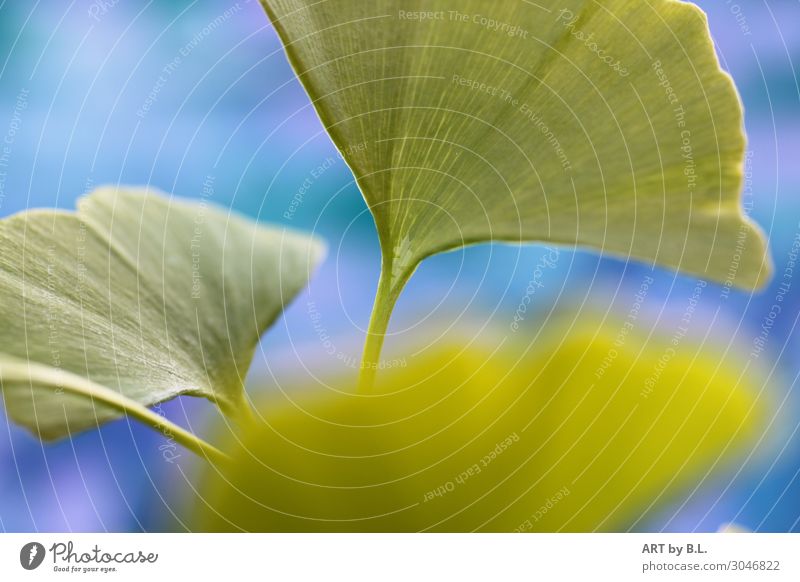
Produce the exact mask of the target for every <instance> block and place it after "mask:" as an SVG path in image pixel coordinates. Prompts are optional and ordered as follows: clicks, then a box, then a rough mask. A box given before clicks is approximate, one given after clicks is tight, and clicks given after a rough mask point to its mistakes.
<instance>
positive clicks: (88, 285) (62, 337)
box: [0, 188, 323, 439]
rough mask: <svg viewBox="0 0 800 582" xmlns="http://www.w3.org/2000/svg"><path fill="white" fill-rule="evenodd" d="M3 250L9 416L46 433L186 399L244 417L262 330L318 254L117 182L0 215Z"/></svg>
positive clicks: (3, 364) (291, 239) (2, 374)
mask: <svg viewBox="0 0 800 582" xmlns="http://www.w3.org/2000/svg"><path fill="white" fill-rule="evenodd" d="M0 249H2V251H1V252H0V305H2V307H3V312H2V316H1V317H2V325H0V346H2V347H0V352H2V353H1V354H0V382H2V388H3V393H4V398H5V400H6V406H7V409H8V413H9V415H10V416H11V417H12V418H13V419H14V420H15V421H17V422H19V423H20V424H22V425H24V426H26V427H27V428H29V429H30V430H32V431H34V432H35V433H36V434H38V435H39V436H40V437H42V438H46V439H51V438H59V437H63V436H66V435H68V434H71V433H73V432H76V431H80V430H82V429H86V428H89V427H93V426H97V424H98V423H101V422H104V421H107V420H110V419H113V418H116V417H118V416H120V415H121V414H122V412H123V411H125V410H127V411H131V410H133V408H134V407H135V406H136V405H138V406H139V408H137V410H141V407H146V406H150V405H153V404H156V403H158V402H161V401H164V400H168V399H170V398H173V397H175V396H178V395H180V394H190V395H193V396H204V397H206V398H208V399H210V400H212V401H214V402H215V403H217V404H218V405H219V406H220V407H221V408H222V410H223V411H224V412H226V413H227V414H236V413H237V411H241V410H242V408H243V407H246V406H247V404H246V400H245V397H244V391H243V378H244V376H245V374H246V373H247V369H248V367H249V365H250V361H251V359H252V356H253V351H254V349H255V346H256V344H257V342H258V339H259V336H260V335H261V334H262V333H263V332H264V330H265V329H266V328H267V327H268V326H269V325H270V324H271V323H272V322H273V321H274V320H275V318H276V317H277V316H278V315H279V314H280V312H281V311H282V309H283V307H284V306H285V305H286V304H287V302H288V301H289V300H290V299H291V298H292V297H294V295H295V294H297V293H298V291H299V290H300V289H302V288H303V286H304V285H305V283H306V281H307V278H308V276H309V270H310V269H311V268H312V267H313V266H314V265H315V264H316V263H317V261H318V260H320V258H321V257H322V254H323V247H322V245H321V244H320V243H319V242H317V241H315V240H313V239H311V238H309V237H306V236H302V235H299V234H292V233H287V232H284V231H283V230H278V229H270V228H264V227H261V226H259V225H257V224H255V223H253V222H250V221H249V220H246V219H244V218H241V217H239V216H235V215H232V214H230V213H228V212H225V211H222V210H217V209H214V208H212V207H211V206H209V205H208V204H207V203H205V202H200V203H189V202H183V201H178V200H175V199H172V198H167V197H165V196H161V195H159V194H157V193H155V192H153V191H147V190H137V189H116V188H102V189H98V190H96V191H94V192H93V193H92V194H90V195H89V196H87V197H85V198H83V199H81V200H80V202H79V204H78V212H77V213H68V212H61V211H50V210H33V211H28V212H23V213H21V214H17V215H15V216H12V217H10V218H7V219H5V220H3V221H2V222H0ZM104 390H108V391H110V392H104ZM115 394H116V397H115V396H114V395H115Z"/></svg>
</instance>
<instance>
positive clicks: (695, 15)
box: [262, 0, 771, 370]
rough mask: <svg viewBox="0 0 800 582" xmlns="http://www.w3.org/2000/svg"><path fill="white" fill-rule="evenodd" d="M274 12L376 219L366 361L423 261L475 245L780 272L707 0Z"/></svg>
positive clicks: (372, 5) (312, 4)
mask: <svg viewBox="0 0 800 582" xmlns="http://www.w3.org/2000/svg"><path fill="white" fill-rule="evenodd" d="M262 3H263V5H264V6H265V8H266V10H267V12H268V14H269V16H270V17H271V19H272V22H273V24H274V25H275V28H276V29H277V31H278V34H279V35H280V37H281V39H282V41H283V43H284V45H285V48H286V53H287V55H288V58H289V61H290V62H291V64H292V65H293V66H294V68H295V70H296V72H297V76H298V78H299V79H300V81H301V82H302V83H303V85H304V86H305V88H306V90H307V91H308V93H309V96H310V97H311V100H312V103H313V104H314V107H316V109H317V111H318V113H319V116H320V118H321V119H322V122H323V124H324V125H325V127H326V128H327V130H328V131H329V132H330V135H331V137H332V138H333V141H334V143H335V144H336V146H337V147H338V148H339V149H340V150H341V152H342V153H343V155H344V157H345V159H346V160H347V162H348V164H349V165H350V167H351V168H352V171H353V173H354V175H355V177H356V180H357V181H358V184H359V186H360V188H361V191H362V193H363V195H364V198H365V199H366V201H367V204H368V205H369V207H370V210H371V211H372V214H373V216H374V218H375V224H376V226H377V229H378V233H379V237H380V241H381V248H382V253H383V265H382V273H383V274H382V278H381V281H380V283H379V289H378V297H377V299H376V307H375V311H374V313H373V319H372V322H371V326H370V336H369V337H368V344H367V347H366V349H365V360H366V363H370V362H376V361H378V356H379V352H380V344H381V342H382V339H383V335H384V333H385V328H386V326H387V324H388V320H389V316H390V312H391V309H392V306H393V304H394V302H395V300H396V299H397V296H398V295H399V293H400V290H401V289H402V287H403V285H404V284H405V282H406V281H407V280H408V278H409V277H410V275H411V273H412V272H413V271H414V269H415V268H416V266H417V265H418V263H419V262H420V261H421V260H422V259H424V258H425V257H427V256H429V255H432V254H434V253H437V252H442V251H447V250H451V249H455V248H458V247H461V246H463V245H467V244H471V243H478V242H483V241H508V242H519V241H550V242H555V243H563V244H567V245H577V246H579V247H591V248H593V249H596V250H599V251H601V252H603V253H605V254H611V255H614V256H618V257H621V258H634V259H639V260H643V261H647V262H649V263H656V264H659V265H663V266H667V267H672V268H675V269H680V270H682V271H686V272H689V273H694V274H698V275H701V276H703V277H706V278H709V279H713V280H716V281H720V282H723V283H724V284H726V285H728V286H733V285H736V286H740V287H744V288H748V289H750V288H756V287H760V286H761V285H763V284H764V283H765V281H766V280H767V279H768V277H769V273H770V268H771V267H770V261H769V258H768V257H767V254H766V250H765V243H764V239H763V237H762V235H761V232H760V231H759V229H758V228H757V227H756V226H755V225H754V224H753V223H752V222H751V221H750V220H749V219H747V218H746V217H745V216H743V214H742V210H741V208H740V192H741V188H742V170H743V158H744V148H745V139H744V134H743V129H742V125H743V124H742V110H741V106H740V103H739V99H738V97H737V94H736V90H735V88H734V86H733V83H732V81H731V79H730V77H729V76H728V75H727V74H725V73H724V72H722V71H721V70H720V67H719V63H718V61H717V58H716V56H715V53H714V47H713V45H712V42H711V39H710V36H709V31H708V28H707V24H706V20H705V16H704V15H703V13H702V12H701V11H700V10H699V9H698V8H697V7H696V6H694V5H691V4H688V3H685V2H678V1H675V0H652V1H649V2H642V1H641V0H607V1H603V2H585V1H584V0H558V1H556V0H537V1H536V2H526V1H504V2H486V1H483V0H457V1H456V0H428V1H426V2H418V1H415V0H376V1H373V2H356V1H347V0H339V1H335V0H328V1H325V2H318V1H316V0H262ZM420 11H423V12H420ZM373 336H375V337H373ZM365 368H366V369H368V370H369V369H370V368H371V366H365Z"/></svg>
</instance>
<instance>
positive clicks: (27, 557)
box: [19, 542, 45, 570]
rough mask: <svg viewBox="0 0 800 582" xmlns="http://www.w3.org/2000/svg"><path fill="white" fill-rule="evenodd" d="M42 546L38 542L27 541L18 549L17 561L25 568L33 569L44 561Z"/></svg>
mask: <svg viewBox="0 0 800 582" xmlns="http://www.w3.org/2000/svg"><path fill="white" fill-rule="evenodd" d="M44 554H45V551H44V546H43V545H42V544H40V543H39V542H28V543H27V544H25V545H24V546H22V549H21V550H20V551H19V563H20V564H22V567H23V568H25V569H26V570H35V569H36V568H38V567H39V566H41V565H42V562H43V561H44Z"/></svg>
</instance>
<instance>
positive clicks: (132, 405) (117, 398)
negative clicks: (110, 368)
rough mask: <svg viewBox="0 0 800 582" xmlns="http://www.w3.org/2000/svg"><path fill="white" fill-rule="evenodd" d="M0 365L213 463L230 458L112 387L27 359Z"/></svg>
mask: <svg viewBox="0 0 800 582" xmlns="http://www.w3.org/2000/svg"><path fill="white" fill-rule="evenodd" d="M3 364H4V365H3V377H4V379H9V378H13V379H16V380H17V381H20V380H22V381H23V382H28V383H29V384H28V385H29V386H33V385H35V384H41V385H45V386H55V387H59V388H61V389H63V390H64V392H67V393H72V394H76V395H80V396H84V397H86V396H88V397H89V398H91V399H92V400H93V401H96V402H98V403H102V404H104V405H105V406H108V407H110V408H113V409H115V410H118V411H120V412H123V413H125V414H127V415H129V416H131V417H133V418H135V419H137V420H139V421H141V422H143V423H144V424H146V425H147V426H150V427H151V428H155V429H157V430H159V431H161V432H162V433H163V434H169V436H170V437H171V438H173V439H174V440H175V441H176V442H177V443H180V444H181V445H183V446H184V447H186V448H187V449H189V450H190V451H192V452H193V453H195V454H197V455H198V456H200V457H202V458H204V459H206V460H208V461H212V462H216V463H219V462H228V461H230V457H228V455H226V454H225V453H223V452H222V451H220V450H219V449H218V448H216V447H215V446H213V445H211V444H209V443H207V442H206V441H204V440H203V439H201V438H199V437H197V436H196V435H194V434H192V433H191V432H189V431H188V430H186V429H184V428H182V427H180V426H178V425H177V424H175V423H173V422H172V421H170V420H168V419H166V418H165V417H163V416H161V415H160V414H158V413H156V412H154V411H152V410H150V409H149V408H147V407H146V406H144V405H142V404H139V403H138V402H136V401H135V400H132V399H130V398H128V397H126V396H125V395H123V394H121V393H119V392H117V391H115V390H111V389H110V388H107V387H105V386H102V385H100V384H96V383H94V382H92V381H91V380H88V379H86V378H83V377H81V376H78V375H76V374H72V373H70V372H67V371H65V370H56V369H53V368H51V367H49V366H42V365H37V364H32V363H28V362H26V363H20V364H10V363H5V362H4V363H3Z"/></svg>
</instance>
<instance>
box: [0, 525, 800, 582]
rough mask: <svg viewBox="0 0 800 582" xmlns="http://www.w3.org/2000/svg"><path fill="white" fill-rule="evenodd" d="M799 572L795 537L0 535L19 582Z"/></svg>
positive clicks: (728, 576)
mask: <svg viewBox="0 0 800 582" xmlns="http://www.w3.org/2000/svg"><path fill="white" fill-rule="evenodd" d="M798 565H800V536H798V535H796V534H795V535H793V534H744V533H741V534H740V533H736V534H733V533H731V534H685V535H684V534H379V535H366V534H345V535H325V534H3V535H0V580H13V581H17V580H21V581H22V580H51V579H52V580H66V579H69V580H109V581H111V580H114V581H124V580H136V581H141V580H184V581H187V582H192V580H215V579H218V580H222V581H231V582H232V581H234V580H237V581H238V580H280V581H285V580H325V581H337V580H342V581H347V582H358V581H361V580H363V581H369V582H376V581H386V580H388V581H394V580H397V581H403V582H407V581H409V580H412V581H418V580H419V581H424V580H455V581H458V582H463V581H469V580H480V581H486V580H547V581H551V580H614V581H615V582H616V581H625V580H742V581H745V580H759V581H761V580H765V581H771V580H774V581H778V580H792V581H797V580H800V568H799V567H798ZM192 577H195V578H192Z"/></svg>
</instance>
